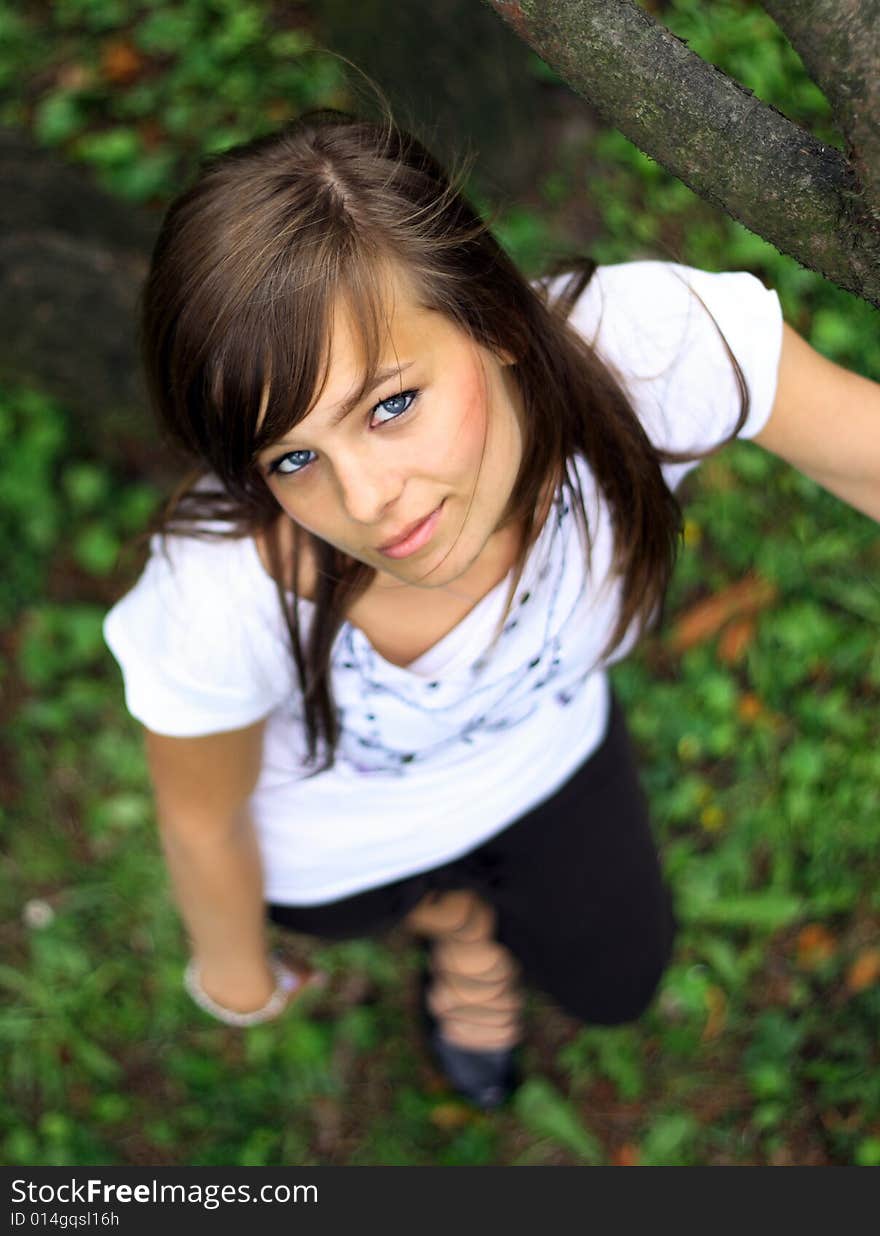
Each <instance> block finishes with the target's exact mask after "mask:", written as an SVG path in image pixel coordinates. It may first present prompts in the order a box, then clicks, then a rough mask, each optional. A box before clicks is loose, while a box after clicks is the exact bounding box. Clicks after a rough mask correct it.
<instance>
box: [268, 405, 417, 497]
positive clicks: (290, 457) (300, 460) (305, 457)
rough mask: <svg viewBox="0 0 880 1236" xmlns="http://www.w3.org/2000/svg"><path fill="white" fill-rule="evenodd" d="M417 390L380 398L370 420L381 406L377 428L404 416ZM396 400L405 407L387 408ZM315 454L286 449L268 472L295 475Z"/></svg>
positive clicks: (270, 466) (371, 412)
mask: <svg viewBox="0 0 880 1236" xmlns="http://www.w3.org/2000/svg"><path fill="white" fill-rule="evenodd" d="M419 393H420V392H419V391H417V390H412V391H401V392H400V394H398V395H389V396H388V398H387V399H383V400H381V402H380V403H377V404H376V406H375V407H374V408H372V409H371V410H370V418H371V420H372V418H373V416H374V415H375V414H376V412H378V411H379V409H380V408H381V409H382V410H384V411H385V412H386V413H388V415H387V417H386V419H385V420H380V421H379V422H378V425H377V428H378V427H379V426H381V425H387V424H388V423H389V422H390V421H396V420H399V419H400V417H402V416H404V415H405V414H406V413H407V412H408V411H409V410H410V408H411V407H412V406H413V404H414V403H415V401H416V399H417V398H418V397H419ZM398 400H404V401H406V406H405V407H398V408H397V409H396V410H395V409H393V408H388V407H387V405H388V404H395V403H397V401H398ZM314 454H315V452H314V451H288V452H287V454H286V455H280V456H279V457H278V459H276V460H274V461H273V462H272V463H271V464H270V465H269V473H270V474H277V475H279V476H296V474H297V473H298V472H302V471H303V469H304V468H306V467H308V465H309V464H310V463H311V462H312V460H311V458H310V456H313V455H314Z"/></svg>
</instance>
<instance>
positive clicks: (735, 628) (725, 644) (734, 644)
mask: <svg viewBox="0 0 880 1236" xmlns="http://www.w3.org/2000/svg"><path fill="white" fill-rule="evenodd" d="M757 629H758V624H757V623H756V622H755V619H754V617H753V616H752V615H751V614H749V615H746V616H744V617H742V618H734V620H733V622H731V623H730V624H729V625H728V626H726V627H725V628H724V630H723V631H722V632H721V638H720V640H719V641H718V657H719V660H721V661H723V662H724V664H725V665H735V664H736V662H737V661H741V660H742V658H743V657H744V656H745V651H746V649H747V648H748V646H749V644H750V643H751V642H752V640H753V639H754V638H755V631H756V630H757Z"/></svg>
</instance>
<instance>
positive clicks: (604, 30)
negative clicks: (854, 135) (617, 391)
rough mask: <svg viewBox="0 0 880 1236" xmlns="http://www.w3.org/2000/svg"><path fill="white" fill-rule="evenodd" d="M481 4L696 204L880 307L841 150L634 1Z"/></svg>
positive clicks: (876, 277) (874, 252) (878, 240)
mask: <svg viewBox="0 0 880 1236" xmlns="http://www.w3.org/2000/svg"><path fill="white" fill-rule="evenodd" d="M485 2H486V3H487V4H489V5H491V7H492V8H493V9H494V10H495V11H496V12H497V13H498V14H499V15H500V16H501V17H502V18H503V19H504V21H505V22H507V24H508V25H510V26H511V27H512V28H513V30H514V31H515V32H516V33H517V34H518V35H520V37H521V38H523V39H524V40H525V41H526V42H527V43H528V44H529V45H530V46H531V47H532V48H533V49H534V51H535V52H537V54H538V55H539V56H540V57H541V58H542V59H543V60H545V61H546V62H547V63H548V64H549V65H551V66H552V67H553V68H554V69H555V70H556V72H558V73H559V75H560V76H561V77H563V78H564V79H565V81H567V82H568V84H569V85H570V86H571V87H572V88H573V89H574V90H576V91H577V92H578V93H579V94H581V95H583V96H584V97H585V98H587V99H588V100H589V101H590V102H591V103H592V104H593V105H594V107H595V108H596V109H597V110H598V111H599V112H600V114H601V115H602V116H603V117H604V119H605V120H606V121H607V122H608V123H609V124H612V125H614V126H615V127H616V128H618V129H620V131H621V132H622V133H624V134H625V136H626V137H627V138H629V140H630V141H632V142H634V143H635V145H637V146H638V147H639V148H640V149H642V150H643V151H645V153H646V154H648V155H650V157H651V158H652V159H656V161H657V162H658V163H661V164H662V165H663V166H664V167H666V168H667V169H668V170H669V171H670V172H672V174H673V175H675V176H677V177H678V178H679V179H680V180H682V181H684V183H685V184H686V185H688V186H689V188H691V189H692V190H693V191H694V192H695V193H697V194H699V195H700V197H703V198H705V199H706V200H707V201H709V202H711V203H712V204H713V205H715V206H720V207H721V209H723V210H725V211H726V212H727V213H728V214H730V215H732V216H733V218H735V219H737V220H739V222H740V223H742V224H744V225H745V226H746V227H747V228H749V229H750V230H751V231H753V232H755V233H756V234H757V235H759V236H763V237H764V238H765V239H766V240H768V241H770V242H771V243H772V244H773V245H775V246H776V248H777V249H779V250H780V252H782V253H786V254H788V255H789V256H790V257H793V258H795V260H796V261H798V262H800V263H801V265H802V266H805V267H807V268H808V269H811V270H816V271H819V272H820V273H821V274H823V275H824V276H825V277H826V278H828V279H830V280H832V282H834V283H837V284H839V285H840V286H841V287H843V288H846V289H847V291H849V292H853V293H854V294H855V295H857V296H861V297H863V298H864V299H865V300H867V301H869V302H870V303H871V304H874V305H876V306H877V307H878V308H880V223H878V220H877V219H876V218H875V217H874V216H873V214H872V212H871V210H870V209H869V207H868V205H867V203H866V194H865V191H864V187H863V185H862V184H861V182H860V181H859V178H858V176H857V173H856V171H855V169H854V168H853V167H852V166H851V164H850V163H849V162H848V161H847V159H846V157H845V156H844V155H843V154H842V153H841V152H840V151H839V150H836V149H834V148H833V147H830V146H825V145H823V144H822V143H821V142H818V141H817V140H816V139H815V138H814V137H812V136H811V135H810V134H809V133H808V132H806V130H804V129H801V128H800V127H799V126H798V125H795V124H793V123H792V122H791V121H790V120H788V119H787V118H786V117H785V116H783V115H782V113H781V112H778V111H777V110H776V109H775V108H774V107H771V106H769V105H767V104H764V103H762V102H760V100H758V99H756V98H755V96H754V95H753V94H752V92H751V91H750V90H747V89H746V88H745V87H744V86H742V85H740V83H739V82H736V81H734V80H733V79H732V78H730V77H728V76H727V75H726V74H725V73H722V72H721V71H720V70H719V69H716V68H715V67H714V66H713V65H711V64H707V63H706V61H704V60H702V59H701V58H700V57H699V56H697V55H696V54H695V53H694V52H691V51H690V50H689V49H688V48H687V46H686V44H685V42H684V40H682V39H679V38H677V37H676V36H675V35H674V34H672V33H670V31H668V30H666V29H665V28H664V27H663V26H661V25H659V24H658V23H657V22H655V21H654V20H653V18H651V17H650V16H649V14H648V13H646V12H645V11H644V10H643V9H640V8H639V7H638V6H637V5H636V4H634V3H631V0H485ZM829 2H830V0H829ZM850 2H851V3H852V2H853V0H850ZM867 3H868V4H869V5H870V4H872V3H875V0H867Z"/></svg>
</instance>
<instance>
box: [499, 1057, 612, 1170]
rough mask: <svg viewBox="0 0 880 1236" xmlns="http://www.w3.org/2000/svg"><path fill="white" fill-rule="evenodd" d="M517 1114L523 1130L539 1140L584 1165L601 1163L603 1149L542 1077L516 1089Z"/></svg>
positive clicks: (571, 1109) (565, 1102) (574, 1112)
mask: <svg viewBox="0 0 880 1236" xmlns="http://www.w3.org/2000/svg"><path fill="white" fill-rule="evenodd" d="M515 1106H516V1113H517V1115H518V1116H519V1118H520V1120H521V1121H522V1122H523V1124H524V1125H525V1126H526V1128H527V1129H528V1130H529V1131H530V1132H532V1133H535V1134H537V1135H538V1136H539V1137H549V1138H551V1139H552V1140H553V1141H555V1142H558V1143H559V1145H561V1146H564V1147H565V1148H566V1150H571V1151H572V1152H573V1153H574V1154H576V1155H578V1156H579V1157H580V1158H581V1159H583V1160H584V1162H586V1163H589V1164H592V1165H594V1166H595V1165H598V1164H600V1163H602V1161H603V1158H604V1156H603V1154H602V1147H601V1146H600V1144H599V1142H598V1141H597V1139H596V1138H595V1137H594V1136H593V1134H592V1133H590V1132H589V1131H588V1130H587V1129H585V1128H584V1126H583V1124H581V1121H580V1119H579V1118H578V1115H577V1112H576V1111H575V1109H574V1107H573V1106H572V1105H571V1103H570V1102H569V1101H568V1100H567V1099H565V1098H563V1096H562V1095H561V1094H560V1093H559V1091H558V1090H556V1089H555V1087H554V1086H553V1085H552V1084H551V1083H550V1082H548V1081H547V1080H546V1079H545V1078H543V1077H532V1078H530V1079H529V1080H528V1081H526V1082H524V1083H523V1085H522V1086H521V1087H520V1088H519V1090H518V1091H517V1094H516V1098H515Z"/></svg>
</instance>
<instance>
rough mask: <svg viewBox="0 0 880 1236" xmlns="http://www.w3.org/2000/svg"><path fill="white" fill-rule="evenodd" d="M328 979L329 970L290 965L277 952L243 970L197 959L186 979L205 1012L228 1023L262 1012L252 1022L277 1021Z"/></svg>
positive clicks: (244, 1023)
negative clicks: (208, 964)
mask: <svg viewBox="0 0 880 1236" xmlns="http://www.w3.org/2000/svg"><path fill="white" fill-rule="evenodd" d="M326 979H327V976H326V975H325V974H323V973H322V972H321V971H318V970H314V969H313V968H312V967H310V966H306V965H302V964H299V965H296V966H294V965H290V964H289V963H287V962H286V961H284V960H282V959H281V958H280V957H278V956H274V957H272V958H271V959H268V960H267V961H266V962H264V964H263V965H261V966H259V967H251V968H250V969H249V970H247V971H245V972H242V973H234V972H230V971H229V970H228V969H227V970H217V969H213V970H209V969H206V968H202V967H201V966H200V965H199V964H198V962H197V961H196V960H195V959H194V960H193V961H192V962H191V963H190V965H189V966H188V967H187V975H186V978H185V980H184V982H185V985H186V987H187V990H188V991H189V993H190V995H191V996H192V997H193V999H194V1000H195V1001H196V1003H197V1004H199V1005H200V1007H201V1008H202V1009H204V1010H205V1012H207V1013H210V1014H211V1015H212V1016H214V1017H216V1018H217V1019H218V1020H219V1021H225V1022H227V1023H228V1024H232V1025H235V1024H241V1025H247V1024H249V1023H248V1022H247V1021H245V1020H242V1021H241V1022H238V1021H237V1019H238V1018H242V1019H245V1018H248V1017H250V1016H256V1015H258V1016H257V1020H256V1021H255V1022H254V1023H252V1024H257V1023H258V1022H264V1021H274V1020H275V1019H276V1018H277V1017H280V1016H281V1014H282V1013H283V1012H285V1011H286V1010H287V1008H288V1007H289V1006H290V1004H291V1003H293V1001H294V1000H297V999H298V998H299V997H300V996H301V995H302V993H303V992H304V991H306V990H308V989H310V988H314V987H322V986H324V984H325V983H326ZM224 1014H229V1016H228V1017H226V1016H224Z"/></svg>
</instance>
